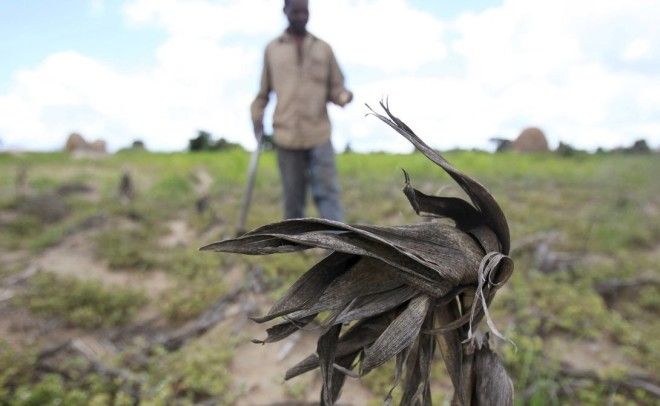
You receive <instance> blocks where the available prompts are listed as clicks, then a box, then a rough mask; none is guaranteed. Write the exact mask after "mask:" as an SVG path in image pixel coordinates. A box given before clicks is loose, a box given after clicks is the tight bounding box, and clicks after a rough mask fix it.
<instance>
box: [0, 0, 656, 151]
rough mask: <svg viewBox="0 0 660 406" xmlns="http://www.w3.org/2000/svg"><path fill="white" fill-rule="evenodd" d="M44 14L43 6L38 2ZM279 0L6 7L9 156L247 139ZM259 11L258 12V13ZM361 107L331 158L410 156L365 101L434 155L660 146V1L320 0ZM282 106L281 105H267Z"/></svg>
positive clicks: (0, 80)
mask: <svg viewBox="0 0 660 406" xmlns="http://www.w3.org/2000/svg"><path fill="white" fill-rule="evenodd" d="M37 5H38V7H37ZM280 9H281V4H280V3H279V2H278V1H276V0H214V1H212V0H123V1H120V0H88V1H83V0H79V1H71V0H65V1H54V0H42V1H39V2H26V1H10V0H0V55H2V56H3V58H2V59H3V63H2V64H0V140H2V144H0V148H12V149H13V148H17V149H46V150H48V149H57V148H60V147H61V145H62V144H63V143H64V140H65V139H66V136H67V135H68V134H69V133H70V132H72V131H78V132H81V133H82V134H83V135H84V136H85V137H87V138H89V139H97V138H101V139H105V140H106V141H107V142H108V144H109V146H110V147H111V149H117V148H120V147H123V146H125V145H128V144H130V143H131V142H132V140H134V139H142V140H144V141H145V142H146V143H147V146H148V147H151V148H152V149H156V150H176V149H181V148H183V147H185V145H186V142H187V139H188V138H190V137H191V136H193V135H194V134H195V132H196V131H197V130H198V129H205V130H207V131H210V132H212V133H213V134H215V135H216V136H224V137H226V138H229V139H230V140H233V141H237V142H241V143H242V144H244V145H246V146H248V147H250V146H251V145H253V141H252V137H251V134H250V123H249V118H248V113H247V106H248V105H249V103H250V101H251V99H252V97H253V96H254V92H255V91H256V82H257V77H258V73H259V69H260V66H259V65H260V59H261V53H262V52H263V46H264V44H265V43H266V42H267V41H268V40H269V39H270V38H272V37H273V36H274V35H276V34H277V33H278V32H279V31H281V29H282V28H283V24H284V20H283V18H282V15H281V11H280ZM255 10H256V11H255ZM311 10H312V17H311V21H310V30H311V31H313V32H314V33H315V34H317V35H319V36H321V37H322V38H324V39H326V40H328V42H330V43H331V44H332V45H333V48H334V49H335V53H336V54H337V56H338V59H339V61H340V64H341V65H342V68H343V70H344V72H345V74H346V77H347V84H348V86H349V87H350V88H351V89H352V90H353V91H354V92H355V94H356V101H355V103H353V104H352V105H350V106H349V107H347V108H346V109H343V110H342V109H339V108H336V107H330V113H331V116H332V118H333V124H334V128H335V131H334V139H335V145H336V146H337V148H339V149H341V148H343V146H344V145H345V144H346V143H351V146H352V147H353V148H354V149H356V150H363V151H367V150H389V151H403V150H408V149H409V146H407V145H406V143H405V142H403V141H402V140H399V139H398V138H397V137H396V136H395V135H393V134H390V133H388V132H387V131H384V129H383V128H382V127H381V126H379V125H378V123H375V122H374V121H373V120H368V119H365V118H364V107H363V103H365V102H368V103H370V104H375V103H376V102H377V101H378V100H379V99H380V98H381V97H382V96H389V99H390V102H391V104H392V107H393V108H395V110H396V112H397V113H398V114H399V115H400V116H402V118H404V119H405V120H406V121H408V122H409V123H410V124H411V125H412V126H413V128H415V129H416V130H417V132H418V133H420V135H422V136H425V135H426V134H428V135H426V137H425V138H427V139H428V140H429V142H430V143H431V144H433V145H435V146H436V147H438V148H452V147H480V148H488V147H491V146H492V145H490V144H489V142H488V139H489V138H490V137H493V136H504V137H508V138H515V136H516V135H517V134H518V133H519V132H520V130H521V129H522V128H524V127H525V126H528V125H536V126H540V127H541V128H543V129H544V130H545V132H546V134H547V135H548V138H549V139H550V142H551V145H556V144H557V143H558V142H559V141H560V140H561V141H565V142H570V143H572V144H575V145H577V146H579V147H583V148H590V149H594V148H595V147H596V146H599V145H603V146H607V147H612V146H618V145H625V144H630V143H632V141H634V140H635V139H637V138H646V139H647V140H648V141H649V142H650V143H651V144H652V145H655V146H658V145H659V144H660V139H659V138H660V110H659V108H658V106H660V62H659V61H660V28H658V24H657V21H660V2H657V1H653V0H630V1H628V2H621V1H619V0H599V1H596V0H583V1H581V2H572V1H569V0H557V1H553V2H547V1H543V0H498V1H495V0H479V1H422V0H333V1H329V0H316V1H312V2H311ZM271 109H272V105H271Z"/></svg>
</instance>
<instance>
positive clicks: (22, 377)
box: [0, 338, 35, 405]
mask: <svg viewBox="0 0 660 406" xmlns="http://www.w3.org/2000/svg"><path fill="white" fill-rule="evenodd" d="M34 361H35V354H34V353H33V352H31V351H23V352H19V351H16V350H14V349H13V348H12V347H11V346H10V345H9V343H7V342H5V341H4V340H2V339H1V338H0V404H2V405H4V404H8V401H9V399H10V398H11V395H12V388H14V387H16V386H19V385H22V384H24V383H26V382H29V381H30V379H31V378H32V366H33V364H34Z"/></svg>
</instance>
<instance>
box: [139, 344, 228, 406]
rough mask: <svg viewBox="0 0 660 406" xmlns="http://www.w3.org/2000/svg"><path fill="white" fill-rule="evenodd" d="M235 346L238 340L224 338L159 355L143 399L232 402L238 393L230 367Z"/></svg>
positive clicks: (154, 402) (162, 402)
mask: <svg viewBox="0 0 660 406" xmlns="http://www.w3.org/2000/svg"><path fill="white" fill-rule="evenodd" d="M235 346H236V342H235V341H233V340H231V339H229V338H226V337H221V338H219V339H214V340H213V341H206V340H204V341H196V342H194V343H191V344H189V345H187V346H186V347H184V348H183V349H181V350H180V351H177V352H175V353H170V354H162V355H160V356H159V357H158V358H159V359H157V360H156V361H155V362H154V363H153V365H152V368H151V370H150V374H149V375H150V382H149V388H148V390H146V391H144V392H146V393H144V394H143V399H144V400H145V401H146V402H147V404H188V403H190V404H197V403H199V402H203V401H211V403H212V404H231V403H232V402H233V401H234V399H235V396H236V395H235V393H234V392H233V387H232V386H233V385H232V383H233V382H232V376H231V373H230V372H229V368H228V367H229V363H230V362H231V360H232V358H233V355H234V348H235Z"/></svg>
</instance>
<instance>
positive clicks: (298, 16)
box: [284, 0, 309, 35]
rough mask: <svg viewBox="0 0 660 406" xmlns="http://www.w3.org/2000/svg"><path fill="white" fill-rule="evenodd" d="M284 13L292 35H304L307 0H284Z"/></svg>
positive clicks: (307, 12)
mask: <svg viewBox="0 0 660 406" xmlns="http://www.w3.org/2000/svg"><path fill="white" fill-rule="evenodd" d="M284 14H285V15H286V18H287V19H288V20H289V31H290V32H291V33H292V34H294V35H305V33H306V32H307V28H306V27H307V21H308V20H309V2H308V0H284Z"/></svg>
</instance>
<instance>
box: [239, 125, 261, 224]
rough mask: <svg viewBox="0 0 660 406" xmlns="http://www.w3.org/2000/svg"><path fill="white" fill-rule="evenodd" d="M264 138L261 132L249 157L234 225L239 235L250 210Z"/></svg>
mask: <svg viewBox="0 0 660 406" xmlns="http://www.w3.org/2000/svg"><path fill="white" fill-rule="evenodd" d="M263 139H264V136H263V134H261V136H260V137H258V139H257V147H256V148H255V149H254V151H252V156H251V157H250V166H248V175H247V186H246V187H245V194H244V195H243V202H242V204H241V214H240V215H239V217H238V224H237V225H236V235H237V236H240V235H243V234H245V232H246V231H247V230H246V229H245V221H246V220H247V214H248V210H250V203H251V202H252V190H254V181H255V178H256V177H257V166H258V164H259V154H260V152H261V144H262V140H263Z"/></svg>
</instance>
